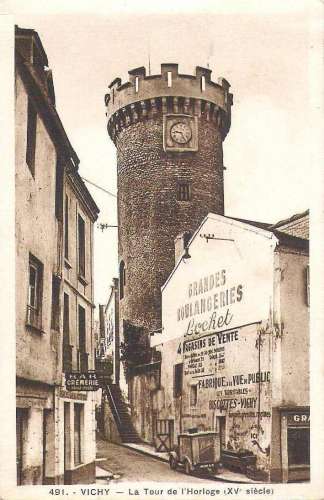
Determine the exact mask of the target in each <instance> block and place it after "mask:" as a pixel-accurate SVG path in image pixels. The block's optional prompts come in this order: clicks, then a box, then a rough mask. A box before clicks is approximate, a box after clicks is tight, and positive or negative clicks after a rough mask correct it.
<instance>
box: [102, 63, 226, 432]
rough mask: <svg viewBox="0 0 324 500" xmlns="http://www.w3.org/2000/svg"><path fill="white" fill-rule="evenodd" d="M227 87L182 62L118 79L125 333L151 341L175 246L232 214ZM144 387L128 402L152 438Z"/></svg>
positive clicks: (115, 124)
mask: <svg viewBox="0 0 324 500" xmlns="http://www.w3.org/2000/svg"><path fill="white" fill-rule="evenodd" d="M229 87H230V85H229V83H228V82H227V81H226V80H225V79H223V78H220V79H218V81H217V83H216V82H214V81H212V79H211V70H210V69H206V68H202V67H199V66H198V67H196V72H195V75H185V74H180V73H178V65H177V64H162V65H161V74H159V75H146V71H145V68H144V67H141V68H136V69H134V70H131V71H129V81H128V82H125V83H122V82H121V80H120V78H116V79H115V80H114V81H113V82H112V83H111V84H110V85H109V89H110V92H109V94H107V95H106V97H105V103H106V115H107V120H108V125H107V128H108V133H109V136H110V138H111V139H112V141H113V142H114V144H115V146H116V149H117V170H118V251H119V270H120V276H119V279H120V310H119V318H120V321H119V324H120V325H121V330H122V329H123V328H124V327H125V324H126V323H127V324H131V325H134V326H135V327H141V328H142V329H143V332H144V334H145V336H146V338H147V339H148V338H149V334H150V333H152V332H154V331H157V330H158V329H159V328H161V286H162V285H163V284H164V283H165V281H166V279H167V277H168V276H169V274H170V272H171V271H172V269H173V267H174V265H175V258H174V240H175V238H176V237H177V236H178V235H179V234H180V233H184V232H190V233H193V232H194V231H195V230H196V229H197V227H198V225H199V224H200V222H201V221H202V219H203V218H204V216H205V215H206V214H208V213H209V212H213V213H218V214H223V213H224V178H223V174H224V166H223V148H222V143H223V140H224V139H225V137H226V135H227V133H228V131H229V128H230V123H231V106H232V94H231V93H230V92H229ZM121 335H123V331H121ZM138 377H139V379H140V376H138ZM135 378H136V377H135ZM138 384H139V385H138ZM143 384H144V382H143V383H142V382H138V383H137V385H138V387H139V388H140V389H138V390H139V391H140V392H138V390H137V394H136V395H135V394H133V397H132V395H130V396H131V400H132V398H133V399H134V398H135V397H138V398H139V399H140V400H141V401H142V403H141V404H143V405H144V407H143V408H142V409H141V410H139V412H138V415H137V417H136V415H135V421H136V427H137V429H138V430H139V432H140V434H141V435H142V437H143V438H144V439H146V440H150V439H151V437H152V435H151V434H152V429H151V427H152V425H151V423H150V421H149V420H150V418H151V417H150V416H148V415H150V414H151V413H150V410H149V409H148V408H146V407H145V405H147V404H149V398H147V397H146V393H145V387H144V386H145V384H144V385H143ZM135 385H136V384H135ZM135 385H134V384H133V387H135ZM134 390H135V389H134ZM142 390H143V391H144V392H141V391H142ZM130 392H132V389H131V390H130Z"/></svg>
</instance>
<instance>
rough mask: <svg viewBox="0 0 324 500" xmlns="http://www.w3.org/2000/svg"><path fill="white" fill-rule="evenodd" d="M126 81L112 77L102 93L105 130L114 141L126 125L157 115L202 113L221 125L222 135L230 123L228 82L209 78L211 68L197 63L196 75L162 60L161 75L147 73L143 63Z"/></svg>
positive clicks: (204, 116)
mask: <svg viewBox="0 0 324 500" xmlns="http://www.w3.org/2000/svg"><path fill="white" fill-rule="evenodd" d="M128 74H129V81H128V82H126V83H124V84H122V82H121V79H120V78H115V80H113V81H112V82H111V84H110V85H109V89H110V92H109V94H106V96H105V104H106V107H107V111H106V116H107V118H108V126H107V128H108V132H109V135H110V137H111V139H112V140H113V141H115V138H116V135H117V134H118V133H119V132H120V131H121V130H122V129H123V128H125V127H128V126H129V125H131V124H133V123H136V122H138V121H141V120H145V119H151V118H155V117H157V115H161V114H162V115H165V114H168V113H173V114H178V113H179V114H188V115H194V116H198V117H203V118H205V119H206V120H207V121H212V122H214V123H215V124H217V126H218V127H219V128H220V130H221V132H222V136H223V138H225V136H226V134H227V132H228V130H229V128H230V123H231V106H232V103H233V96H232V94H231V93H230V92H229V88H230V84H229V83H228V82H227V81H226V80H225V79H224V78H219V79H218V83H215V82H213V81H212V80H211V70H210V69H208V68H202V67H200V66H197V67H196V75H195V76H193V75H183V74H179V73H178V65H177V64H161V74H160V75H149V76H146V70H145V68H144V67H140V68H136V69H133V70H131V71H129V72H128Z"/></svg>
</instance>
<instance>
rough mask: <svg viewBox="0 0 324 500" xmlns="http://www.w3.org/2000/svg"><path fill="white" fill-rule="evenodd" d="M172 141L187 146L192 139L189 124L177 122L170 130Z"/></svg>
mask: <svg viewBox="0 0 324 500" xmlns="http://www.w3.org/2000/svg"><path fill="white" fill-rule="evenodd" d="M170 135H171V137H172V139H173V140H174V141H175V142H177V143H178V144H186V143H187V142H189V141H190V139H191V137H192V132H191V128H190V126H189V125H187V123H184V122H177V123H175V124H174V125H172V127H171V130H170Z"/></svg>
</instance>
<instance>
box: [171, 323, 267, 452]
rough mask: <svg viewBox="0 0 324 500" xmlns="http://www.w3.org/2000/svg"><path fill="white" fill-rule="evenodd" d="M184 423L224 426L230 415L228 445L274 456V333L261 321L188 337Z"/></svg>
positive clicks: (184, 345) (201, 426)
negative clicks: (223, 419)
mask: <svg viewBox="0 0 324 500" xmlns="http://www.w3.org/2000/svg"><path fill="white" fill-rule="evenodd" d="M178 349H179V353H180V351H181V354H182V359H183V383H184V394H187V395H188V396H190V393H191V390H192V387H195V388H196V389H195V391H196V394H197V397H196V401H195V404H193V400H192V398H190V397H185V398H184V399H183V414H182V416H183V426H184V428H190V427H198V428H199V429H201V430H208V429H218V430H219V425H220V420H219V419H220V418H221V417H226V423H225V425H224V427H223V433H224V435H223V436H222V439H223V445H224V448H226V449H230V450H238V449H249V450H251V451H253V452H254V453H255V454H261V455H264V458H266V457H267V455H268V447H269V443H270V416H271V413H270V408H271V406H270V381H271V372H270V335H269V334H268V333H267V332H266V331H264V330H263V329H262V327H261V324H260V323H255V324H252V325H248V326H245V327H243V328H237V329H229V330H224V331H222V332H215V333H211V334H206V335H204V334H201V335H199V336H196V337H195V338H194V339H191V338H189V339H188V338H184V340H183V341H182V342H181V343H180V344H179V348H178Z"/></svg>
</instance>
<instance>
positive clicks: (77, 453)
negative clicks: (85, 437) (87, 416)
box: [74, 403, 83, 465]
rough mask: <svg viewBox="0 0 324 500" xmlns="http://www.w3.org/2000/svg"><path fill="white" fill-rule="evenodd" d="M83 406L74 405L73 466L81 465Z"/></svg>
mask: <svg viewBox="0 0 324 500" xmlns="http://www.w3.org/2000/svg"><path fill="white" fill-rule="evenodd" d="M82 418H83V405H82V404H79V403H74V465H80V464H81V463H82Z"/></svg>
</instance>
